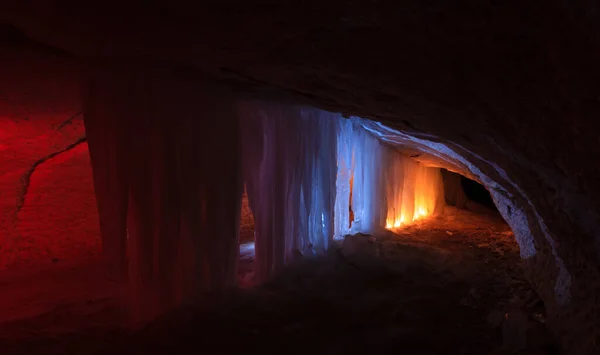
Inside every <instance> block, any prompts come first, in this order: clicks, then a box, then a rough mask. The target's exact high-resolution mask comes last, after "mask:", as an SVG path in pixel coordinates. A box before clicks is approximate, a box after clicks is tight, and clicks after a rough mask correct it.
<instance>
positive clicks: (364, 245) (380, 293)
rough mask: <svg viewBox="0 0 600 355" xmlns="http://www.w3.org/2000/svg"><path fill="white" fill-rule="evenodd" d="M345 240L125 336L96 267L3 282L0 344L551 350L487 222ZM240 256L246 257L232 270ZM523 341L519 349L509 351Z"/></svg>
mask: <svg viewBox="0 0 600 355" xmlns="http://www.w3.org/2000/svg"><path fill="white" fill-rule="evenodd" d="M352 242H353V243H354V246H357V247H358V248H357V250H358V253H355V254H350V253H348V252H347V250H348V246H349V245H350V244H348V243H350V240H348V241H347V242H346V243H347V244H346V246H344V247H342V246H341V245H338V246H337V247H336V248H333V249H332V250H331V251H330V252H329V253H328V255H326V256H323V257H319V258H309V259H306V260H299V261H297V262H295V263H293V264H292V265H290V266H289V267H288V268H287V269H286V270H285V271H284V272H283V273H282V274H281V275H279V276H278V277H277V278H275V279H274V280H273V281H271V282H269V283H268V284H265V285H262V286H260V287H250V288H243V289H240V290H236V291H232V292H230V293H228V294H226V295H218V296H215V297H213V298H212V299H211V300H207V301H206V302H205V304H203V305H202V306H199V307H197V308H194V309H185V310H182V311H181V312H177V313H174V314H171V315H167V316H165V317H163V318H161V319H159V320H157V321H155V322H154V323H152V324H150V325H148V326H147V327H146V328H145V329H142V330H140V331H136V332H128V331H125V330H124V329H123V328H122V326H121V325H122V324H124V322H125V319H126V314H127V312H126V306H125V302H123V300H124V299H125V296H124V295H125V293H124V291H123V289H124V288H123V287H121V286H119V285H116V284H111V283H109V282H108V281H103V280H104V278H103V277H102V272H101V271H100V268H99V266H98V265H97V264H96V263H94V262H90V263H85V264H82V263H79V264H77V263H74V264H71V265H66V264H63V265H56V266H54V267H51V268H48V267H46V268H43V269H39V270H37V271H35V270H30V271H27V272H25V271H20V272H19V273H17V272H15V271H11V272H5V273H3V274H1V275H0V285H1V287H2V293H1V296H0V305H1V307H2V308H1V309H0V347H1V348H2V353H3V354H121V353H122V354H171V353H196V352H200V351H201V352H202V353H204V354H206V353H215V354H222V353H246V352H248V351H250V352H257V353H263V354H264V353H269V354H270V353H273V354H275V353H286V354H296V353H298V354H300V353H304V354H305V353H311V354H349V353H354V354H367V353H369V354H371V353H372V354H388V353H389V354H391V353H404V354H509V353H520V354H549V353H554V352H552V351H555V350H552V349H551V345H550V343H551V339H550V338H549V337H548V336H547V335H546V334H545V327H544V324H543V321H544V313H543V305H542V304H541V302H540V301H539V299H538V298H537V296H536V295H535V293H534V292H533V291H532V290H531V288H530V287H529V285H528V283H527V282H526V281H525V280H524V278H523V271H522V265H521V262H520V258H519V252H518V247H517V245H516V243H515V241H514V236H513V235H512V233H511V231H510V229H509V227H508V226H507V225H506V224H505V223H504V222H503V221H502V220H500V219H498V217H491V216H485V215H476V214H473V213H471V212H468V211H463V210H457V209H454V208H450V207H449V208H447V209H446V211H445V214H444V215H443V216H440V217H432V218H430V219H428V220H425V221H422V222H419V223H416V224H415V225H413V226H409V227H406V228H403V229H401V230H400V231H398V232H397V234H393V233H387V234H386V235H380V236H375V237H374V238H372V237H369V236H355V237H354V238H352ZM375 254H377V255H375ZM249 260H251V255H248V253H246V254H245V262H243V263H242V264H244V263H245V265H246V269H245V271H244V272H243V274H246V272H247V271H248V265H250V264H249ZM241 276H243V275H241ZM503 334H504V336H503ZM525 340H526V341H527V342H528V343H529V345H528V349H525V350H523V351H521V352H515V351H511V347H512V349H513V350H516V349H518V348H519V347H522V346H520V345H524V343H522V342H523V341H525ZM503 346H504V347H503ZM507 347H508V348H507Z"/></svg>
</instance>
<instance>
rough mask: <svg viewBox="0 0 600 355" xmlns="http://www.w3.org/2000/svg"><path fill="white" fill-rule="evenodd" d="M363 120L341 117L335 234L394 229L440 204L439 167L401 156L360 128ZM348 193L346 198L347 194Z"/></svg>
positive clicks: (339, 235)
mask: <svg viewBox="0 0 600 355" xmlns="http://www.w3.org/2000/svg"><path fill="white" fill-rule="evenodd" d="M363 122H364V121H363V120H362V119H360V118H351V119H350V120H345V121H341V122H340V130H339V135H338V142H337V144H338V149H337V151H338V168H339V170H338V175H337V176H338V177H337V182H336V186H337V193H338V198H337V199H336V215H335V216H336V218H337V219H336V224H335V225H336V230H335V237H336V239H339V238H342V237H343V236H344V235H346V234H348V233H350V232H365V233H376V232H378V231H379V230H381V229H382V228H387V229H394V228H399V227H400V226H402V225H405V224H408V223H411V222H413V221H415V220H417V219H420V218H423V217H425V216H428V215H432V214H435V213H438V212H439V211H440V208H442V207H443V205H444V195H443V185H442V178H441V174H440V171H439V169H438V168H429V167H424V166H422V165H421V164H420V163H418V162H417V161H415V160H413V159H411V158H408V157H405V156H403V155H402V154H400V153H399V152H397V151H396V150H394V149H393V148H392V147H391V146H389V145H387V144H385V143H383V142H382V141H380V140H379V139H377V138H376V137H375V136H374V135H372V134H371V133H370V132H369V131H367V130H365V129H364V127H363V125H362V123H363ZM350 182H352V192H351V193H350ZM350 195H352V200H351V201H350V199H349V198H346V196H350ZM350 209H352V212H353V214H354V221H353V222H352V224H351V225H350V224H349V223H348V221H349V212H348V211H349V210H350Z"/></svg>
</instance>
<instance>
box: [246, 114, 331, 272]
mask: <svg viewBox="0 0 600 355" xmlns="http://www.w3.org/2000/svg"><path fill="white" fill-rule="evenodd" d="M239 112H240V115H241V118H242V119H241V122H242V132H243V134H242V152H243V153H242V154H243V157H242V160H243V164H244V166H243V172H244V173H243V175H244V180H245V182H246V188H247V192H248V199H249V202H250V207H251V209H252V212H253V213H254V219H255V250H256V263H257V276H258V279H259V280H258V281H261V280H265V279H267V278H269V277H270V276H271V275H273V274H274V273H276V272H277V271H279V270H280V269H281V268H282V267H283V266H284V265H285V264H286V263H288V262H289V261H291V260H292V259H293V258H294V256H296V255H299V254H313V253H318V252H321V251H324V250H326V249H327V248H328V247H329V244H330V241H331V239H332V238H333V230H334V226H333V221H334V203H335V195H336V189H335V181H336V172H337V164H336V162H337V151H336V139H337V131H338V128H339V122H340V120H341V117H340V116H339V115H336V114H332V113H329V112H325V111H321V110H317V109H312V108H303V107H294V106H281V105H275V104H268V103H244V104H242V105H240V108H239Z"/></svg>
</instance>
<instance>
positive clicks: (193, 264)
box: [84, 73, 242, 324]
mask: <svg viewBox="0 0 600 355" xmlns="http://www.w3.org/2000/svg"><path fill="white" fill-rule="evenodd" d="M113 77H115V76H111V75H103V74H102V73H99V74H98V75H90V78H89V81H88V83H87V86H86V92H85V95H84V115H85V117H84V119H85V122H86V130H87V135H88V140H89V150H90V157H91V162H92V170H93V174H94V185H95V190H96V198H97V201H98V207H99V215H100V221H101V234H102V238H103V239H102V241H103V252H104V255H105V259H106V262H107V263H108V264H110V265H116V266H117V268H122V266H121V264H122V263H124V262H127V263H128V270H127V267H125V270H124V272H125V273H128V274H129V275H128V276H129V283H130V287H131V293H130V294H131V297H132V298H131V305H132V312H133V317H132V321H133V322H134V324H139V323H144V322H145V321H147V320H150V319H152V318H155V317H156V316H158V315H160V314H162V313H164V312H166V311H168V310H170V309H173V308H175V307H177V306H180V305H181V304H184V303H188V302H195V301H197V300H198V299H200V298H201V296H202V295H203V294H205V293H206V292H212V291H219V290H222V289H225V288H228V287H232V286H235V283H236V276H237V260H238V255H239V246H238V225H239V213H240V201H241V195H242V184H241V179H240V154H239V138H238V137H237V133H238V132H239V131H238V129H237V125H238V122H239V121H238V116H237V114H236V112H235V102H234V101H233V100H231V99H230V98H229V96H228V95H227V94H225V93H221V92H220V91H218V90H214V89H213V88H211V89H210V90H208V89H206V88H204V87H201V86H197V85H195V84H191V83H190V84H189V86H185V85H183V86H182V85H181V83H180V82H177V83H176V84H172V83H170V82H169V81H166V83H164V85H156V83H154V82H153V81H152V80H150V79H149V78H148V77H146V76H145V75H135V73H131V74H128V75H127V76H123V77H121V76H118V77H119V78H120V79H119V80H115V79H112V78H113ZM164 80H166V79H164ZM124 258H127V260H126V261H124V260H123V259H124ZM119 271H121V270H117V272H119Z"/></svg>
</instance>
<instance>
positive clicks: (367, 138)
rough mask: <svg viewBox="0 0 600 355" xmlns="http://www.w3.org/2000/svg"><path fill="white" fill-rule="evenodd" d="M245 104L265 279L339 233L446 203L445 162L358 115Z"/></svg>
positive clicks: (247, 168)
mask: <svg viewBox="0 0 600 355" xmlns="http://www.w3.org/2000/svg"><path fill="white" fill-rule="evenodd" d="M239 112H240V115H241V116H242V117H241V128H242V134H241V137H242V151H243V157H242V161H243V164H244V167H243V171H244V173H243V177H244V180H245V183H246V187H247V191H248V198H249V201H250V207H251V209H252V211H253V213H254V219H255V222H256V226H255V248H256V249H255V250H256V262H257V275H258V279H259V280H265V279H267V278H269V277H270V276H272V275H273V274H274V273H276V272H277V271H279V270H281V268H282V267H283V266H284V265H285V264H286V263H288V262H290V261H291V260H292V259H293V258H294V257H295V256H297V255H306V254H314V253H319V252H323V251H325V250H326V249H327V248H328V247H329V245H330V244H331V241H332V239H333V238H337V239H339V238H342V237H343V236H344V235H346V234H348V233H350V232H366V233H376V232H377V231H380V230H382V229H383V228H388V229H393V228H397V227H400V226H401V225H402V224H407V223H410V222H412V221H414V220H416V219H419V218H422V217H424V216H427V215H431V214H434V213H436V212H438V210H439V208H440V207H441V206H443V186H442V181H441V174H440V171H439V169H437V168H428V167H424V166H422V165H421V164H420V163H418V162H416V161H415V160H413V159H411V158H408V157H405V156H403V155H401V154H400V153H399V152H397V151H396V150H394V149H393V148H392V147H391V146H388V145H386V144H385V143H382V142H381V141H380V140H379V139H378V138H376V137H375V136H374V135H373V134H372V133H370V132H368V131H367V130H365V129H364V127H363V125H362V122H364V121H362V120H361V119H359V118H351V119H345V118H342V117H341V116H340V115H339V114H333V113H329V112H326V111H322V110H318V109H315V108H306V107H294V106H284V105H276V104H271V103H259V102H253V103H245V104H243V105H240V109H239ZM351 210H352V213H353V216H354V220H353V221H352V223H351V218H350V213H351V212H350V211H351Z"/></svg>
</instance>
